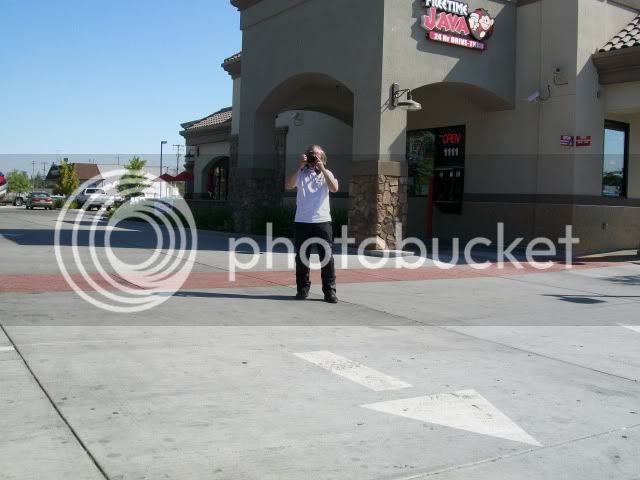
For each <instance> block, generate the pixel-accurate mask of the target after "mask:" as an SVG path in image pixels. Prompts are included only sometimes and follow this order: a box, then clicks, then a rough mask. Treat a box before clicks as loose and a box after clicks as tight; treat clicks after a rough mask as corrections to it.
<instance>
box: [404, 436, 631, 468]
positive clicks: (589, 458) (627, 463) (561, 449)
mask: <svg viewBox="0 0 640 480" xmlns="http://www.w3.org/2000/svg"><path fill="white" fill-rule="evenodd" d="M638 448H640V431H639V427H637V426H636V427H631V428H625V429H619V430H615V431H612V432H607V433H603V434H601V435H595V436H591V437H587V438H583V439H579V440H576V441H573V442H568V443H565V444H561V445H554V446H550V447H547V448H545V449H540V450H532V451H529V452H525V453H522V454H520V453H516V454H513V455H505V456H503V457H496V458H492V459H487V460H485V461H482V462H480V463H478V464H471V465H464V466H459V467H455V468H453V469H444V470H436V471H431V472H425V473H423V474H413V475H410V476H399V477H395V478H394V480H429V479H434V478H435V479H438V480H487V479H496V480H498V479H500V480H502V479H505V480H507V479H516V478H517V479H518V480H540V479H560V478H562V479H574V478H575V479H580V480H602V479H604V478H610V479H615V480H636V479H637V478H638V462H637V452H638Z"/></svg>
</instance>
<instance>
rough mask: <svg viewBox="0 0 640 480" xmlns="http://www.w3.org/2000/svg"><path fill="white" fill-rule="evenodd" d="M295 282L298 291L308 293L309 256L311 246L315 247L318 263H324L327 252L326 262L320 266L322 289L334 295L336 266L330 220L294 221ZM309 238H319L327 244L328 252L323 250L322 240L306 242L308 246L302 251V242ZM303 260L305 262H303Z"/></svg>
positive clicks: (309, 285)
mask: <svg viewBox="0 0 640 480" xmlns="http://www.w3.org/2000/svg"><path fill="white" fill-rule="evenodd" d="M295 236H296V284H297V286H298V292H300V293H309V288H310V287H311V278H310V273H311V272H310V269H309V267H308V265H309V256H310V254H311V247H314V246H315V248H316V250H317V252H318V255H319V257H320V263H322V264H324V262H325V257H326V254H327V253H328V254H329V260H328V261H327V264H326V265H325V266H324V267H322V291H323V292H324V294H325V295H334V294H335V293H336V268H335V264H334V261H333V253H332V252H331V248H332V247H333V226H332V225H331V222H326V223H296V226H295ZM310 238H316V239H321V240H323V241H324V242H326V243H327V244H328V245H329V249H328V252H327V251H326V250H325V246H324V245H323V243H324V242H322V243H318V242H314V243H311V244H308V248H305V251H302V244H303V243H304V242H306V241H307V240H308V239H310ZM303 259H304V261H305V262H306V263H305V262H303Z"/></svg>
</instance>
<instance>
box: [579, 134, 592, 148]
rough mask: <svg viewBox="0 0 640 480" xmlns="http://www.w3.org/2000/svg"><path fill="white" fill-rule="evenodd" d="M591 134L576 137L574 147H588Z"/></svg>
mask: <svg viewBox="0 0 640 480" xmlns="http://www.w3.org/2000/svg"><path fill="white" fill-rule="evenodd" d="M590 146H591V135H589V136H579V137H576V147H590Z"/></svg>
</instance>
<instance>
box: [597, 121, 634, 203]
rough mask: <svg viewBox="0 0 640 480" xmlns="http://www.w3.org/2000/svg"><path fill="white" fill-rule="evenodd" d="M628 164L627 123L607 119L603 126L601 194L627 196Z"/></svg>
mask: <svg viewBox="0 0 640 480" xmlns="http://www.w3.org/2000/svg"><path fill="white" fill-rule="evenodd" d="M628 165H629V125H628V124H626V123H620V122H612V121H609V120H607V121H606V122H605V126H604V161H603V164H602V195H603V196H605V197H626V196H627V174H628Z"/></svg>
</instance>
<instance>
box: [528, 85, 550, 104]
mask: <svg viewBox="0 0 640 480" xmlns="http://www.w3.org/2000/svg"><path fill="white" fill-rule="evenodd" d="M547 92H548V93H547V96H546V97H543V96H542V93H540V91H535V92H533V93H532V94H531V95H529V97H528V98H527V102H529V103H544V102H546V101H547V100H550V99H551V85H547Z"/></svg>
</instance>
